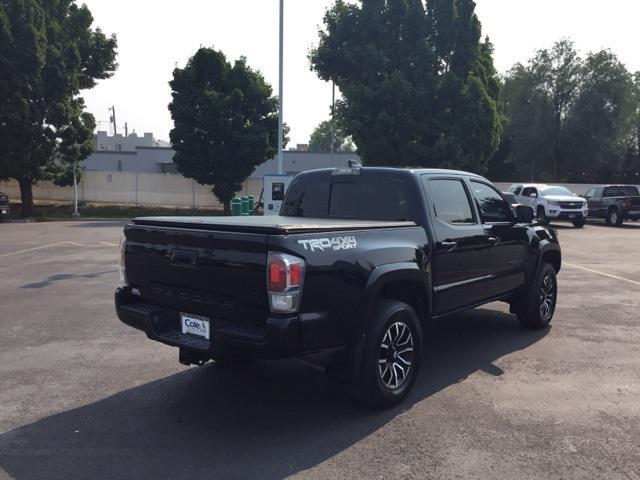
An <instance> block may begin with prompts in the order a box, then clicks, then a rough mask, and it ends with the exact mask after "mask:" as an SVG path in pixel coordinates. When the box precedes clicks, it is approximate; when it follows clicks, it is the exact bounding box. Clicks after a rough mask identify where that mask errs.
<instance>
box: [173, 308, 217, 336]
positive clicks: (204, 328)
mask: <svg viewBox="0 0 640 480" xmlns="http://www.w3.org/2000/svg"><path fill="white" fill-rule="evenodd" d="M180 331H181V332H182V333H183V335H193V336H195V337H199V338H204V339H206V340H211V320H210V319H209V318H207V317H203V316H202V315H196V314H194V313H185V312H180Z"/></svg>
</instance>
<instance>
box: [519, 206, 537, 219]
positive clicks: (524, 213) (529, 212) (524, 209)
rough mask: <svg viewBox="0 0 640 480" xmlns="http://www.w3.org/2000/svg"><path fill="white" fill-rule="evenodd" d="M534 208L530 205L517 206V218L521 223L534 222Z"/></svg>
mask: <svg viewBox="0 0 640 480" xmlns="http://www.w3.org/2000/svg"><path fill="white" fill-rule="evenodd" d="M533 215H534V213H533V208H531V207H530V206H528V205H518V206H516V216H517V217H518V222H519V223H531V222H533Z"/></svg>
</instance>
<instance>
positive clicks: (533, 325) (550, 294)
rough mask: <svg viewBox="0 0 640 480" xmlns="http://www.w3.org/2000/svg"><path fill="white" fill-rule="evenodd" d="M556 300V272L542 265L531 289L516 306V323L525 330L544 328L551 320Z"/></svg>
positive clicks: (551, 267) (544, 264)
mask: <svg viewBox="0 0 640 480" xmlns="http://www.w3.org/2000/svg"><path fill="white" fill-rule="evenodd" d="M557 298H558V281H557V278H556V271H555V270H554V268H553V266H552V265H551V264H549V263H543V264H542V265H541V266H540V270H539V271H538V275H537V277H536V279H535V282H534V284H533V286H532V288H531V289H530V290H529V292H528V293H527V294H526V295H525V296H524V297H523V298H522V299H521V301H520V303H519V304H518V305H517V306H516V311H517V314H518V321H519V322H520V324H521V325H522V326H524V327H526V328H530V329H541V328H545V327H546V326H547V325H549V323H551V320H552V319H553V314H554V313H555V310H556V300H557Z"/></svg>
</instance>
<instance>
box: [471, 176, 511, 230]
mask: <svg viewBox="0 0 640 480" xmlns="http://www.w3.org/2000/svg"><path fill="white" fill-rule="evenodd" d="M471 188H472V190H473V195H474V197H475V198H476V201H477V202H478V208H479V210H480V215H481V216H482V223H497V222H511V221H513V212H512V210H511V207H509V205H508V204H507V202H505V201H504V199H503V198H502V196H501V195H500V194H499V193H498V191H497V190H495V189H494V188H493V187H490V186H489V185H486V184H484V183H480V182H476V181H473V180H472V181H471Z"/></svg>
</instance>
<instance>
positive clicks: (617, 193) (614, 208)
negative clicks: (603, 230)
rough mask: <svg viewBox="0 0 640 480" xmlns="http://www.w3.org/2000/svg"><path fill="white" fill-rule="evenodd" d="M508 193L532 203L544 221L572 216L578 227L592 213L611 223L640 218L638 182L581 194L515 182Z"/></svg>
mask: <svg viewBox="0 0 640 480" xmlns="http://www.w3.org/2000/svg"><path fill="white" fill-rule="evenodd" d="M507 193H511V194H513V196H514V198H515V200H516V201H517V202H518V204H521V205H529V206H530V207H532V208H533V209H534V211H535V213H536V216H537V217H538V219H539V220H540V221H547V222H548V221H551V220H569V221H571V222H572V223H573V225H574V226H575V227H577V228H581V227H583V226H584V224H585V222H586V219H587V218H588V217H593V218H604V219H605V220H606V221H607V223H608V224H609V225H615V226H620V225H622V223H623V222H624V221H625V220H635V221H637V220H640V193H639V191H638V187H636V186H634V185H606V186H602V187H594V188H592V189H590V190H589V191H588V192H587V193H586V194H585V195H584V196H578V195H576V194H575V193H573V192H571V191H570V190H569V189H568V188H566V187H561V186H551V185H544V184H514V185H511V186H510V187H509V190H508V192H507Z"/></svg>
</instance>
